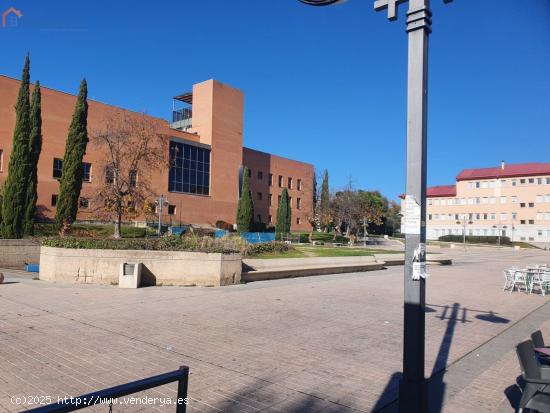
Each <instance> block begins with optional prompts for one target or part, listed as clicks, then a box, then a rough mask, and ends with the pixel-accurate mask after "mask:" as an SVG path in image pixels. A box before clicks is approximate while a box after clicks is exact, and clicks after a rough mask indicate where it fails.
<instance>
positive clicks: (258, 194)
mask: <svg viewBox="0 0 550 413" xmlns="http://www.w3.org/2000/svg"><path fill="white" fill-rule="evenodd" d="M262 196H263V195H262V193H261V192H258V193H257V194H256V199H257V200H258V201H261V200H262Z"/></svg>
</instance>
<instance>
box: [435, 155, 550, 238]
mask: <svg viewBox="0 0 550 413" xmlns="http://www.w3.org/2000/svg"><path fill="white" fill-rule="evenodd" d="M427 197H428V205H427V212H426V213H427V238H428V239H438V238H439V237H441V236H443V235H448V234H455V235H462V234H463V231H465V232H466V235H482V236H488V235H498V234H499V233H500V235H503V236H507V237H510V239H511V240H512V241H526V242H539V243H550V163H526V164H515V165H506V164H505V163H504V162H502V164H501V166H500V167H494V168H480V169H465V170H463V171H462V172H461V173H460V174H458V176H457V177H456V183H455V185H444V186H435V187H430V188H428V191H427Z"/></svg>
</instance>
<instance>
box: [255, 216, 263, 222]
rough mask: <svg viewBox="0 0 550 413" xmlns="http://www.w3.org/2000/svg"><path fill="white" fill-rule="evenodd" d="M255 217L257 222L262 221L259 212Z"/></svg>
mask: <svg viewBox="0 0 550 413" xmlns="http://www.w3.org/2000/svg"><path fill="white" fill-rule="evenodd" d="M256 219H257V220H258V221H257V222H262V215H261V214H258V215H256Z"/></svg>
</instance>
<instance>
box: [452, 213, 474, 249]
mask: <svg viewBox="0 0 550 413" xmlns="http://www.w3.org/2000/svg"><path fill="white" fill-rule="evenodd" d="M456 223H457V224H459V225H460V224H462V244H464V249H466V225H472V224H473V222H472V221H470V220H469V219H468V218H466V216H463V217H462V218H461V219H460V221H456Z"/></svg>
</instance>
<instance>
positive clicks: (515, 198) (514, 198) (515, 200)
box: [512, 196, 518, 204]
mask: <svg viewBox="0 0 550 413" xmlns="http://www.w3.org/2000/svg"><path fill="white" fill-rule="evenodd" d="M517 203H518V197H517V196H513V197H512V204H517Z"/></svg>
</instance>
